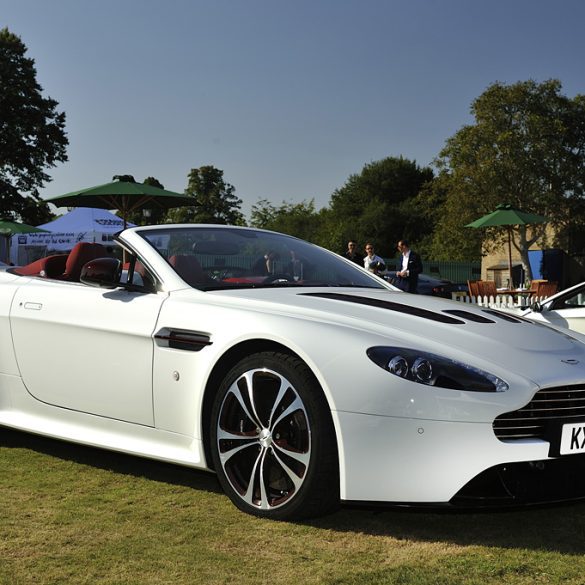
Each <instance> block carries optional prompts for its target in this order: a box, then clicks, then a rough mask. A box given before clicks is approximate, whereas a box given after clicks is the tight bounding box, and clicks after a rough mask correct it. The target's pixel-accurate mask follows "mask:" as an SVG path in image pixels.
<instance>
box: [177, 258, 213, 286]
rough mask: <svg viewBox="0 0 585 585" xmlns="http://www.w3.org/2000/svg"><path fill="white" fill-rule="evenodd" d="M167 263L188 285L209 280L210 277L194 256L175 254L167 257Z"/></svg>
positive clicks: (198, 284) (200, 283) (195, 284)
mask: <svg viewBox="0 0 585 585" xmlns="http://www.w3.org/2000/svg"><path fill="white" fill-rule="evenodd" d="M169 264H170V265H171V266H172V267H173V268H174V269H175V271H176V273H177V274H178V275H179V276H180V277H181V278H182V279H183V280H184V281H185V282H186V283H187V284H188V285H190V286H194V287H197V286H200V285H202V284H207V283H209V282H211V279H210V278H209V276H208V275H207V274H205V272H204V271H203V268H201V264H199V260H197V258H195V256H191V255H186V254H176V255H174V256H171V257H170V258H169Z"/></svg>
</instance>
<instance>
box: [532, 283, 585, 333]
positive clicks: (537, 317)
mask: <svg viewBox="0 0 585 585" xmlns="http://www.w3.org/2000/svg"><path fill="white" fill-rule="evenodd" d="M540 309H541V310H540V311H535V310H533V309H531V308H529V309H526V310H525V311H523V312H522V313H521V314H522V316H523V317H526V318H527V319H531V320H532V321H537V322H539V323H545V324H546V325H550V326H552V327H556V328H558V329H570V330H571V331H576V332H577V333H581V334H585V283H580V284H577V285H575V286H572V287H570V288H568V289H566V290H563V291H561V292H558V293H557V294H555V295H553V296H551V297H550V298H548V299H546V300H545V301H544V302H543V303H542V304H541V306H540Z"/></svg>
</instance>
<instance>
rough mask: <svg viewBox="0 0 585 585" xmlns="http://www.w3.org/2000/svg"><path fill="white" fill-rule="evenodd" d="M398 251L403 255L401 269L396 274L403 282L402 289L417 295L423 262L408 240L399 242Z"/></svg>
mask: <svg viewBox="0 0 585 585" xmlns="http://www.w3.org/2000/svg"><path fill="white" fill-rule="evenodd" d="M398 250H399V251H400V252H401V253H402V264H401V268H400V270H399V271H398V272H397V273H396V276H398V278H400V279H402V282H403V286H401V287H400V288H402V289H403V290H405V291H406V292H409V293H415V294H416V289H417V287H418V275H419V274H420V273H421V272H422V260H421V258H420V256H419V255H418V254H417V253H416V252H414V251H413V250H411V249H410V247H409V245H408V242H407V241H406V240H400V241H399V242H398Z"/></svg>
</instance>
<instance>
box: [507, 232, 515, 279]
mask: <svg viewBox="0 0 585 585" xmlns="http://www.w3.org/2000/svg"><path fill="white" fill-rule="evenodd" d="M508 270H509V274H510V281H509V285H508V287H509V288H514V280H513V279H512V227H511V226H508Z"/></svg>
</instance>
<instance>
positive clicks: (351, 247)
mask: <svg viewBox="0 0 585 585" xmlns="http://www.w3.org/2000/svg"><path fill="white" fill-rule="evenodd" d="M344 256H345V257H346V258H347V259H348V260H351V261H352V262H355V263H356V264H359V265H360V266H361V265H362V263H363V261H364V260H363V258H364V256H363V254H361V253H360V252H359V250H358V246H357V242H356V241H355V240H349V242H347V250H346V252H345V254H344Z"/></svg>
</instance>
